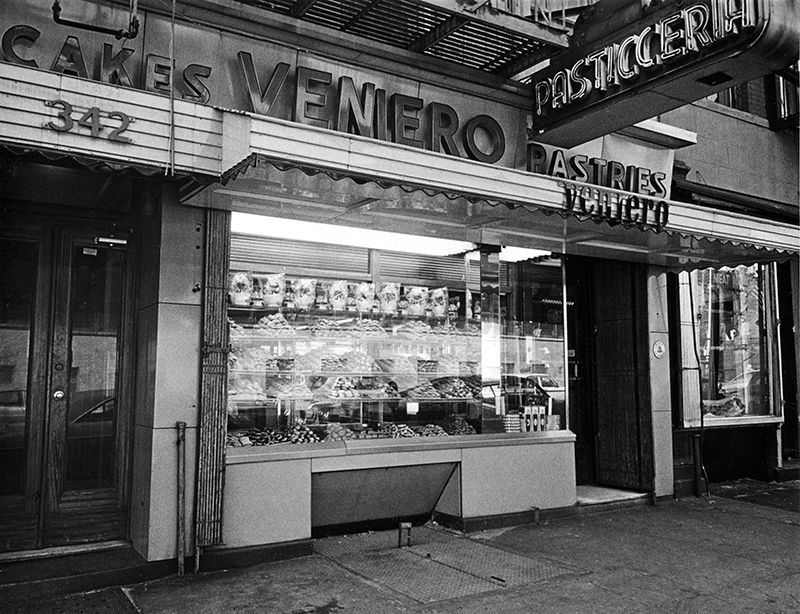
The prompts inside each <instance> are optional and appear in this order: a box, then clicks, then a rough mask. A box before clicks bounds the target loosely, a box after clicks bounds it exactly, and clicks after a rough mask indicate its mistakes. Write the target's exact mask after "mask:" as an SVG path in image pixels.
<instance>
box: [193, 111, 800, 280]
mask: <svg viewBox="0 0 800 614" xmlns="http://www.w3.org/2000/svg"><path fill="white" fill-rule="evenodd" d="M240 130H241V131H242V137H241V138H240V139H231V140H229V141H228V142H236V143H239V144H240V149H239V150H237V152H230V151H229V152H227V155H226V156H225V157H226V159H227V160H228V162H227V163H226V164H224V167H225V169H226V170H225V171H224V172H223V175H222V178H221V182H220V183H218V184H214V185H212V186H209V187H207V188H205V189H204V190H203V191H201V192H200V193H198V194H197V195H196V196H195V197H193V198H191V199H189V200H188V201H187V202H188V204H193V205H197V206H203V207H212V208H221V209H226V210H233V211H244V212H248V213H260V214H263V215H270V216H279V217H295V218H298V219H306V220H308V221H317V222H326V223H335V224H341V225H345V226H347V225H351V226H364V225H367V226H369V227H372V228H376V229H380V230H399V231H402V232H419V233H421V234H427V235H429V236H439V237H442V238H451V239H459V240H467V241H472V242H475V243H489V244H497V245H510V246H520V247H535V248H537V249H545V250H549V251H553V252H556V253H565V254H577V255H591V256H595V257H605V258H611V259H618V260H636V261H642V262H648V263H651V264H654V265H659V266H665V267H668V268H675V269H686V268H699V267H707V266H721V265H736V264H745V263H753V262H764V261H771V260H779V259H783V258H785V257H788V256H789V255H791V254H797V253H800V228H799V227H798V225H797V224H796V223H790V222H787V221H781V220H778V219H770V218H769V217H757V216H755V215H748V214H745V213H741V212H736V211H725V210H720V209H714V208H711V207H708V206H705V205H703V204H702V203H689V202H679V201H667V204H668V206H669V219H668V222H667V223H666V224H665V225H663V227H660V228H656V227H653V226H645V225H639V224H630V223H629V224H622V223H620V222H618V221H616V220H612V219H608V218H604V217H600V216H597V215H582V214H578V213H575V212H572V211H569V210H568V208H567V206H566V196H565V189H564V182H563V181H560V180H558V179H553V178H551V177H548V176H544V175H538V174H535V173H530V172H527V171H522V170H517V169H511V168H501V167H497V166H493V165H490V164H483V163H479V162H474V161H472V160H466V159H463V158H458V157H454V156H448V155H444V154H440V153H434V152H429V151H425V150H421V149H416V148H410V147H402V146H398V145H395V144H392V143H388V142H383V141H376V140H373V139H367V138H363V137H358V136H353V135H348V134H343V133H337V132H331V131H326V130H322V129H319V128H314V127H310V126H304V125H299V124H294V123H292V122H286V121H282V120H276V119H271V118H265V117H261V116H249V117H248V118H247V121H243V122H242V124H241V126H240ZM234 160H235V161H234ZM587 187H593V186H587ZM593 188H594V187H593ZM603 190H606V189H605V188H603ZM608 191H609V192H612V193H614V195H615V196H616V197H621V198H628V197H632V196H635V195H634V194H631V193H627V192H624V191H621V190H610V189H608Z"/></svg>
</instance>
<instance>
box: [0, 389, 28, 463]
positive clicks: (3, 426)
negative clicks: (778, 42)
mask: <svg viewBox="0 0 800 614" xmlns="http://www.w3.org/2000/svg"><path fill="white" fill-rule="evenodd" d="M25 413H26V405H25V390H2V391H0V448H2V449H6V450H7V449H10V448H21V447H23V445H24V444H25Z"/></svg>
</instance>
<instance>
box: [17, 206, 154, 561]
mask: <svg viewBox="0 0 800 614" xmlns="http://www.w3.org/2000/svg"><path fill="white" fill-rule="evenodd" d="M64 209H65V212H64V213H63V214H59V215H57V216H55V215H53V212H52V208H51V207H50V206H48V205H43V206H37V205H35V204H29V203H20V204H17V203H5V204H4V207H3V214H4V215H5V216H8V218H10V219H11V223H10V224H8V226H7V228H6V231H5V232H4V236H7V237H10V238H19V239H22V240H24V239H26V238H29V239H30V238H33V239H34V240H35V239H36V236H37V235H38V236H39V237H40V238H39V240H38V245H39V255H38V261H37V283H36V297H35V301H36V304H35V306H34V313H33V315H32V319H31V342H30V346H29V352H31V355H30V356H29V357H28V360H29V365H30V371H29V373H28V384H27V392H28V395H27V399H28V400H27V407H28V415H27V421H26V428H27V433H28V437H27V440H26V446H27V450H26V454H25V462H26V466H27V467H28V468H30V469H29V470H26V474H25V477H24V481H23V492H22V497H23V501H24V502H23V505H24V509H25V513H26V514H30V515H36V519H35V524H36V529H35V535H34V536H33V541H32V543H31V548H32V549H34V550H42V551H43V550H46V549H52V548H72V547H79V548H80V547H86V544H90V543H102V542H106V541H108V538H105V537H99V538H98V540H97V542H91V541H90V540H86V539H79V540H77V541H75V542H65V543H63V544H57V545H51V544H48V545H47V546H46V547H45V545H44V544H45V543H46V540H45V537H46V526H45V525H46V523H45V520H46V514H47V513H48V510H47V507H48V496H47V495H46V494H45V489H46V488H48V477H49V476H50V475H52V471H51V462H52V458H51V454H50V452H51V450H50V448H49V446H50V442H49V441H48V440H49V433H50V432H51V426H52V424H51V416H50V413H49V403H50V397H51V395H52V393H53V378H52V375H53V373H54V364H53V353H52V350H53V347H54V346H53V343H54V342H55V334H56V333H55V329H56V326H57V322H56V317H55V315H56V301H57V300H67V301H69V300H70V298H71V296H70V292H71V287H72V283H73V280H72V273H73V271H72V270H71V258H72V254H71V253H70V251H71V250H72V248H73V246H74V245H80V244H81V243H83V242H84V240H85V241H86V246H89V245H90V244H91V242H90V241H89V240H87V239H81V238H79V239H78V241H77V243H73V242H72V239H73V238H74V237H75V235H76V234H78V235H83V236H84V237H88V235H91V234H93V233H94V234H95V236H102V235H103V234H104V233H106V232H108V231H110V230H111V229H112V228H114V227H124V228H125V229H126V231H128V232H127V234H128V243H127V245H126V246H125V250H126V255H125V277H126V279H125V283H124V286H123V296H122V298H121V301H122V307H121V314H120V330H119V337H118V339H119V342H118V347H117V356H118V358H117V368H118V372H117V382H116V396H117V399H116V403H117V407H116V411H117V419H116V426H115V438H116V439H115V452H114V453H115V456H116V463H117V468H116V473H115V475H114V478H113V479H114V487H113V488H109V489H108V493H109V495H111V496H112V497H113V499H109V500H108V501H109V503H111V501H112V500H113V505H114V506H115V507H116V508H117V509H118V510H119V512H120V514H121V518H120V520H121V522H122V526H123V530H122V534H121V535H119V536H118V537H116V538H114V539H123V540H125V541H129V539H130V515H131V509H130V492H131V483H132V478H133V476H132V452H133V443H134V442H133V424H134V423H135V415H134V412H135V408H136V402H135V398H134V395H135V390H136V388H135V373H136V358H137V352H136V345H135V341H136V335H135V333H136V312H137V305H136V301H135V299H136V297H137V289H138V274H137V273H138V268H139V267H138V262H139V257H138V254H139V249H138V244H137V241H136V232H135V231H134V230H135V222H134V220H133V216H131V215H130V214H128V215H123V216H120V215H114V212H113V211H97V210H92V211H89V210H85V209H83V210H82V209H79V208H74V207H68V206H67V207H64ZM87 228H90V229H92V230H88V231H86V229H87ZM107 249H113V248H107ZM57 252H58V253H57ZM64 254H67V255H68V256H69V259H70V260H69V261H65V260H64ZM59 258H61V260H60V261H59ZM65 276H66V277H65ZM57 280H59V284H60V288H61V289H62V291H63V290H64V289H66V291H67V294H66V296H65V297H61V298H59V296H58V292H59V288H58V287H56V286H57ZM66 309H67V311H66V312H65V318H66V323H67V324H68V325H69V326H68V327H66V328H65V330H66V332H67V337H69V334H70V327H71V324H72V323H71V315H72V314H71V313H70V310H71V309H72V305H69V306H67V308H66ZM67 342H68V340H67ZM66 378H67V383H68V379H69V373H66ZM102 491H103V489H98V490H97V491H96V492H97V493H98V495H99V497H98V500H99V501H102V500H103V496H102ZM51 492H53V493H54V494H56V495H57V498H60V493H57V492H55V491H51ZM112 492H113V493H114V494H113V495H112ZM56 509H57V504H55V507H51V513H52V511H55V510H56ZM9 554H11V553H9Z"/></svg>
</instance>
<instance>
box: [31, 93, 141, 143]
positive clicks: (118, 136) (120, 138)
mask: <svg viewBox="0 0 800 614" xmlns="http://www.w3.org/2000/svg"><path fill="white" fill-rule="evenodd" d="M44 104H45V106H48V107H54V108H55V109H57V110H58V111H57V115H56V120H57V121H52V120H51V121H49V122H47V123H46V124H45V127H47V128H50V130H55V131H56V132H69V131H71V130H75V129H76V127H80V128H86V129H87V130H89V132H90V134H91V135H92V137H93V138H96V139H99V138H103V135H101V132H102V131H103V130H104V129H106V128H111V132H109V133H108V136H107V137H106V138H108V140H109V141H115V142H117V143H130V142H131V139H130V138H128V137H127V136H124V135H123V133H124V132H125V131H126V130H127V129H128V126H130V125H131V123H132V122H133V118H132V117H131V116H130V115H127V114H125V113H122V112H121V111H108V112H107V111H101V110H100V109H99V108H98V107H89V108H88V109H87V110H86V112H85V113H81V112H80V111H78V110H77V109H75V108H74V107H73V106H72V105H71V104H70V103H68V102H66V101H64V100H46V101H45V103H44ZM78 116H80V118H78V119H76V118H77V117H78ZM105 117H107V118H108V119H110V120H116V121H118V122H119V124H118V125H115V126H113V127H112V126H108V125H103V123H102V122H101V119H102V118H105ZM116 121H115V123H116Z"/></svg>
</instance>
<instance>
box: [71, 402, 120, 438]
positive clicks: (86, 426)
mask: <svg viewBox="0 0 800 614" xmlns="http://www.w3.org/2000/svg"><path fill="white" fill-rule="evenodd" d="M116 408H117V404H116V398H115V397H106V398H104V399H103V400H101V401H99V402H97V403H95V404H94V405H92V406H91V407H89V409H87V410H85V411H83V412H81V413H80V414H78V416H77V417H75V418H73V419H72V420H70V423H69V427H68V434H67V436H68V438H69V439H76V438H90V439H96V438H101V437H102V438H106V437H112V436H113V435H114V418H115V417H116Z"/></svg>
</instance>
